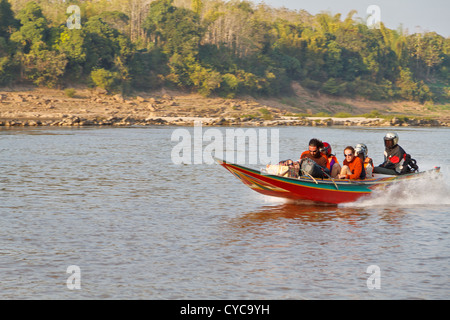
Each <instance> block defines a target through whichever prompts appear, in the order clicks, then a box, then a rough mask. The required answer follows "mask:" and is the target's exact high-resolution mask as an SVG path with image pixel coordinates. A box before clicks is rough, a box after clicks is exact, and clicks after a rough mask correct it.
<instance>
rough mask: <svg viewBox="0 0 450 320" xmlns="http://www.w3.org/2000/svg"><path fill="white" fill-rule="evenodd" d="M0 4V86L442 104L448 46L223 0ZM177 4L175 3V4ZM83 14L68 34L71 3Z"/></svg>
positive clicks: (444, 41) (337, 19)
mask: <svg viewBox="0 0 450 320" xmlns="http://www.w3.org/2000/svg"><path fill="white" fill-rule="evenodd" d="M175 1H176V2H175V3H174V0H154V1H149V0H128V1H119V0H100V1H70V3H67V2H65V1H64V2H63V1H58V0H53V1H52V0H47V1H23V0H22V1H21V0H16V1H14V0H10V1H8V0H0V85H11V84H15V83H24V82H25V83H27V82H32V83H34V84H36V85H38V86H48V87H55V86H68V85H71V84H74V83H87V84H89V85H91V86H98V87H102V88H104V89H107V90H108V91H122V92H130V91H131V90H133V89H136V90H148V89H153V88H157V87H160V86H172V87H175V88H183V89H189V90H195V91H198V92H200V93H202V94H204V95H210V94H215V95H220V96H223V97H234V96H236V95H237V94H252V95H271V96H274V95H279V94H282V93H287V92H288V91H289V88H290V83H291V81H298V82H299V83H301V84H302V85H303V86H304V87H306V88H308V89H311V90H314V91H316V92H323V93H326V94H330V95H336V96H361V97H365V98H367V99H376V100H392V99H405V100H414V101H420V102H426V101H435V102H436V101H437V102H448V100H449V98H450V87H449V78H450V76H449V75H450V72H449V69H450V38H444V37H442V36H441V35H438V34H436V33H435V32H427V33H416V34H408V33H407V32H405V31H402V30H391V29H388V28H385V27H384V26H383V24H381V27H380V28H379V29H369V28H368V27H367V26H366V24H365V22H364V21H358V19H353V16H354V15H355V12H350V13H349V14H348V15H347V16H346V18H342V17H341V15H339V14H338V15H334V16H333V15H330V14H327V13H321V14H318V15H315V16H313V15H310V14H309V13H307V12H306V11H303V10H302V11H292V10H288V9H285V8H283V9H276V8H272V7H269V6H267V5H263V4H261V5H255V4H253V3H251V2H248V1H238V0H235V1H223V0H175ZM183 1H184V2H183ZM72 4H74V5H77V6H78V7H79V8H80V9H81V14H80V17H81V20H80V21H79V22H80V23H81V28H79V29H77V28H72V29H70V28H69V27H68V26H69V24H68V23H67V21H68V20H71V21H72V20H73V18H72V17H73V16H71V15H72V14H73V12H72V11H71V12H69V13H67V8H68V6H69V5H72Z"/></svg>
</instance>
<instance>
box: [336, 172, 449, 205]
mask: <svg viewBox="0 0 450 320" xmlns="http://www.w3.org/2000/svg"><path fill="white" fill-rule="evenodd" d="M441 171H442V170H441ZM447 173H448V171H447ZM447 173H445V172H441V173H429V174H426V175H424V176H423V177H420V178H418V179H413V180H405V181H401V182H396V183H394V184H392V185H391V186H389V187H388V188H386V189H384V190H381V189H379V190H374V191H373V192H372V193H371V195H370V196H368V197H364V198H361V199H360V200H358V201H355V202H353V203H346V204H342V205H340V206H342V207H376V206H382V207H386V206H396V207H403V206H404V207H409V206H422V205H424V206H425V205H426V206H430V205H431V206H434V205H435V206H442V205H450V187H449V182H448V179H447V178H446V176H447V175H448V174H447Z"/></svg>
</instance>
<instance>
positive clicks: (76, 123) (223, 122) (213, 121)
mask: <svg viewBox="0 0 450 320" xmlns="http://www.w3.org/2000/svg"><path fill="white" fill-rule="evenodd" d="M195 122H200V123H201V125H202V126H255V127H260V126H262V127H273V126H312V127H320V126H324V127H330V126H363V127H364V126H366V127H450V122H448V121H441V120H437V119H408V120H401V119H397V118H393V119H392V120H385V119H381V118H364V119H360V118H318V117H302V118H293V117H280V118H279V119H276V120H264V119H261V118H251V119H249V118H243V119H241V118H202V117H156V118H145V119H142V118H133V117H130V116H127V117H109V118H106V119H87V118H82V117H78V116H64V117H63V118H62V119H57V120H55V119H53V120H33V119H30V120H27V119H23V120H20V119H11V120H0V127H37V126H60V127H84V126H151V125H159V126H192V125H194V123H195Z"/></svg>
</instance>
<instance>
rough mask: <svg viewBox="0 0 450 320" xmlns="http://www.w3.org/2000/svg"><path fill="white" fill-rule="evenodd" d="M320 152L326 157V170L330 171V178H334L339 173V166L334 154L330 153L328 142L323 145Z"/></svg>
mask: <svg viewBox="0 0 450 320" xmlns="http://www.w3.org/2000/svg"><path fill="white" fill-rule="evenodd" d="M320 152H322V153H323V154H325V155H326V156H327V169H328V170H329V171H330V176H331V177H332V178H336V177H337V176H338V175H339V173H340V172H341V165H340V164H339V161H338V159H337V158H336V156H335V155H334V154H332V153H331V146H330V144H329V143H328V142H324V143H323V148H321V149H320Z"/></svg>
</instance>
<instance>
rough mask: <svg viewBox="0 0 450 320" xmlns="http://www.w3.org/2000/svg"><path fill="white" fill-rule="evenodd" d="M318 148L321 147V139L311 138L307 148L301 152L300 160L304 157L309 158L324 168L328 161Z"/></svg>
mask: <svg viewBox="0 0 450 320" xmlns="http://www.w3.org/2000/svg"><path fill="white" fill-rule="evenodd" d="M320 148H323V143H322V141H320V140H318V139H311V140H310V141H309V149H308V150H306V151H304V152H303V153H302V154H301V156H300V161H301V160H302V159H304V158H310V159H312V160H314V162H316V163H317V164H318V165H319V166H321V167H324V168H326V167H327V163H328V160H327V156H326V155H324V154H323V153H321V152H320Z"/></svg>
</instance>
